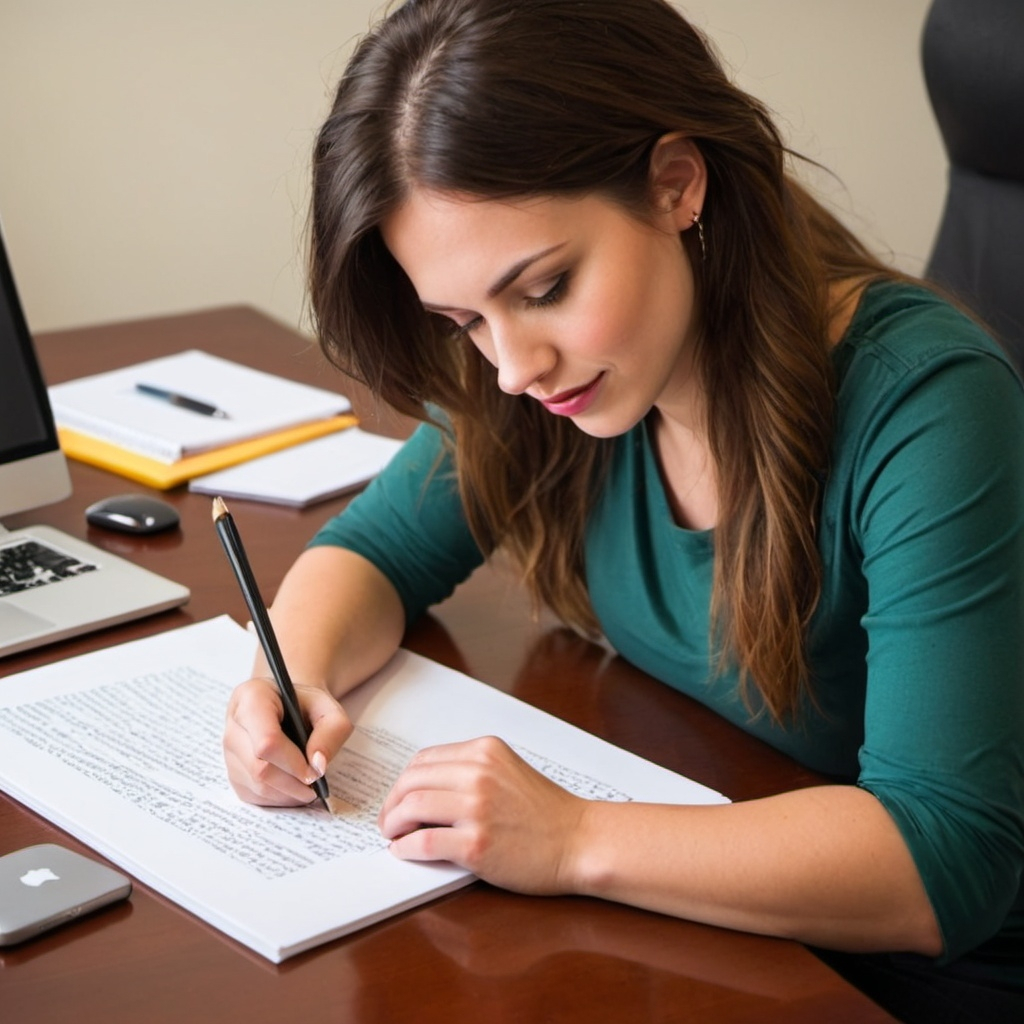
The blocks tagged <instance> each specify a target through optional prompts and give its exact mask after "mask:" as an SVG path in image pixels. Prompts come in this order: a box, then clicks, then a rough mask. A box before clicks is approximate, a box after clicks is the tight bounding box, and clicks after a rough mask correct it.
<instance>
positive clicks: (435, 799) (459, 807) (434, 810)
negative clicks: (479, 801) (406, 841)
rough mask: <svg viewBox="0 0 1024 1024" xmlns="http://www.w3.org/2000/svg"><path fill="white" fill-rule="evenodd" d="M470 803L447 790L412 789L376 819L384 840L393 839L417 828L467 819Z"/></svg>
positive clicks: (464, 796) (447, 824) (470, 808)
mask: <svg viewBox="0 0 1024 1024" xmlns="http://www.w3.org/2000/svg"><path fill="white" fill-rule="evenodd" d="M471 811H472V799H471V798H469V797H467V796H466V795H465V794H463V793H459V792H454V791H452V790H450V789H416V790H413V791H412V792H411V793H409V794H407V795H406V796H405V797H404V798H403V799H402V800H400V801H399V802H398V803H396V804H394V805H393V806H392V807H391V808H390V809H389V810H388V811H387V813H386V814H382V815H381V817H380V819H379V824H380V831H381V834H382V835H383V836H384V838H385V839H397V838H399V837H400V836H404V835H407V834H408V833H410V832H414V831H416V830H417V829H421V828H437V827H443V826H451V825H455V824H456V823H458V822H462V821H465V820H466V819H467V818H469V816H470V814H471Z"/></svg>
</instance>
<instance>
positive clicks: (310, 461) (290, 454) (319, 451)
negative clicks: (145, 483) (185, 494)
mask: <svg viewBox="0 0 1024 1024" xmlns="http://www.w3.org/2000/svg"><path fill="white" fill-rule="evenodd" d="M401 447H402V442H401V441H396V440H394V439H393V438H390V437H381V436H380V435H379V434H369V433H367V432H366V431H364V430H360V429H359V428H358V427H349V428H348V429H347V430H342V431H340V432H338V433H336V434H330V435H328V436H327V437H321V438H317V439H316V440H315V441H307V442H306V443H304V444H298V445H295V446H294V447H292V448H285V449H283V450H282V451H279V452H273V453H272V454H270V455H263V456H261V457H260V458H258V459H252V460H251V461H249V462H243V463H241V464H239V465H237V466H232V467H231V468H229V469H223V470H219V471H218V472H216V473H208V474H207V475H206V476H200V477H196V478H195V479H194V480H192V481H190V483H189V490H190V491H194V492H196V493H198V494H213V495H220V497H222V498H241V499H243V500H247V501H266V502H270V503H272V504H277V505H292V506H294V507H296V508H305V507H306V506H307V505H312V504H314V503H315V502H318V501H325V500H327V499H328V498H335V497H337V496H338V495H340V494H345V493H347V492H348V491H352V490H355V489H356V488H357V487H362V486H363V484H365V483H368V482H369V481H370V480H372V479H373V478H374V477H375V476H376V475H377V474H378V473H379V472H380V471H381V470H382V469H383V468H384V467H385V466H386V465H387V464H388V462H390V461H391V458H392V456H393V455H394V454H395V453H396V452H397V451H398V449H399V448H401Z"/></svg>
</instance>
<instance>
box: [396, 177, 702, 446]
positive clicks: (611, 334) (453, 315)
mask: <svg viewBox="0 0 1024 1024" xmlns="http://www.w3.org/2000/svg"><path fill="white" fill-rule="evenodd" d="M691 224H692V213H690V212H689V211H686V210H684V209H682V208H681V206H679V205H678V204H676V205H675V206H674V208H672V209H666V210H665V211H664V212H659V213H656V214H655V216H654V218H653V220H652V222H650V223H645V222H642V221H640V220H639V219H637V218H636V217H635V216H632V215H630V214H629V213H627V212H626V211H625V210H624V209H623V208H622V207H621V206H619V205H618V204H616V203H614V202H612V201H611V200H608V199H605V198H603V197H600V196H598V195H594V194H592V195H588V196H586V197H584V198H581V199H563V198H528V199H522V200H515V201H493V200H482V199H476V198H472V197H466V196H460V195H455V194H450V193H438V192H429V191H426V190H422V189H416V190H414V191H413V192H412V194H411V196H410V198H409V199H408V201H407V202H406V203H404V204H403V205H402V206H401V207H400V208H399V209H398V210H397V211H396V212H395V213H394V214H393V215H392V216H391V217H389V218H388V220H387V221H386V222H385V223H384V225H383V229H382V230H383V236H384V240H385V243H386V244H387V246H388V249H389V250H390V251H391V253H392V255H393V256H394V257H395V259H396V260H397V261H398V262H399V264H400V265H401V266H402V269H403V270H404V271H405V273H406V275H407V276H408V277H409V279H410V280H411V281H412V284H413V286H414V288H415V289H416V292H417V294H418V295H419V298H420V301H421V302H422V303H423V305H424V307H425V308H426V309H428V310H430V311H432V312H435V313H439V314H442V315H443V316H445V317H447V318H448V319H449V320H450V321H451V324H452V333H453V337H458V336H460V335H466V336H468V337H469V338H470V339H471V340H472V342H473V344H474V345H475V346H476V347H477V348H478V349H479V350H480V352H481V353H482V354H483V355H484V357H485V358H486V359H487V360H488V361H489V362H491V363H492V364H493V365H494V366H495V368H496V369H497V371H498V386H499V387H500V388H501V389H502V390H503V391H507V392H508V393H509V394H512V395H520V394H522V395H527V396H529V397H530V398H533V399H535V400H536V401H538V402H540V403H541V404H542V405H543V406H544V407H545V408H546V409H547V410H548V411H549V412H550V413H552V414H553V415H555V416H568V417H570V418H571V419H572V420H573V422H574V423H575V424H576V425H577V426H578V427H579V428H580V429H581V430H583V431H584V432H586V433H587V434H591V435H593V436H595V437H614V436H616V435H619V434H622V433H624V432H625V431H627V430H629V429H630V428H631V427H633V426H634V425H636V424H637V423H638V422H639V421H640V420H641V419H642V418H643V417H644V416H645V415H646V414H647V413H648V412H649V411H650V410H651V408H652V407H653V406H658V407H659V409H660V410H661V411H662V412H663V413H665V414H667V415H671V416H673V417H678V418H681V419H683V421H684V422H687V423H691V422H692V420H693V401H694V394H695V390H696V388H695V382H694V379H693V373H692V356H693V348H694V338H695V335H696V332H697V323H696V317H695V312H694V284H693V274H692V271H691V267H690V262H689V258H688V256H687V254H686V251H685V249H684V247H683V244H682V239H681V236H680V231H682V230H684V229H685V228H688V227H690V226H691Z"/></svg>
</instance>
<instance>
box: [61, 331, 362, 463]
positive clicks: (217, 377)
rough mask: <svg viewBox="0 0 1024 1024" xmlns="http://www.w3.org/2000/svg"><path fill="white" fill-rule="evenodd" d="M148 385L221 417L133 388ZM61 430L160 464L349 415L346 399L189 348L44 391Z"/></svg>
mask: <svg viewBox="0 0 1024 1024" xmlns="http://www.w3.org/2000/svg"><path fill="white" fill-rule="evenodd" d="M137 384H151V385H154V386H156V387H159V388H163V389H165V390H167V391H170V392H173V393H175V394H180V395H185V396H187V397H189V398H194V399H197V400H198V401H201V402H205V403H207V404H208V405H212V406H214V407H216V408H217V409H221V410H222V411H223V412H225V413H226V414H227V416H228V418H227V419H218V418H216V417H213V416H204V415H202V414H200V413H196V412H191V411H189V410H188V409H182V408H180V407H178V406H175V405H172V404H171V403H169V402H166V401H163V400H161V399H159V398H154V397H152V396H150V395H145V394H142V393H141V392H139V391H138V390H137V389H136V385H137ZM49 394H50V403H51V405H52V406H53V415H54V419H55V420H56V421H57V424H58V426H61V427H69V428H70V429H72V430H77V431H80V432H81V433H84V434H90V435H91V436H93V437H98V438H99V439H100V440H102V441H107V442H109V443H111V444H116V445H119V446H120V447H122V448H127V449H129V450H130V451H134V452H138V453H140V454H142V455H146V456H148V457H149V458H152V459H157V460H159V461H161V462H167V463H171V462H177V461H178V460H179V459H181V458H183V457H185V456H186V455H192V454H195V453H197V452H202V451H208V450H210V449H212V448H220V447H223V446H224V445H228V444H234V443H236V442H239V441H245V440H248V439H250V438H254V437H260V436H262V435H264V434H271V433H274V432H275V431H278V430H284V429H286V428H288V427H295V426H299V425H301V424H303V423H312V422H313V421H315V420H321V419H327V418H328V417H331V416H336V415H339V414H340V413H344V412H347V411H348V410H349V409H350V408H351V405H350V403H349V401H348V399H347V398H344V397H343V396H342V395H339V394H335V393H334V392H332V391H326V390H323V389H322V388H314V387H310V386H309V385H306V384H297V383H296V382H295V381H291V380H286V379H285V378H284V377H278V376H275V375H274V374H271V373H264V372H262V371H261V370H254V369H252V367H249V366H243V365H241V364H240V363H235V362H232V361H231V360H229V359H221V358H220V357H219V356H213V355H210V354H208V353H206V352H198V351H195V350H189V351H187V352H179V353H177V354H176V355H173V356H164V357H162V358H160V359H150V360H148V361H147V362H144V363H136V364H134V365H132V366H126V367H123V368H122V369H120V370H111V371H109V372H106V373H98V374H93V375H92V376H89V377H81V378H79V379H78V380H73V381H68V382H67V383H66V384H56V385H54V386H53V387H51V388H50V389H49Z"/></svg>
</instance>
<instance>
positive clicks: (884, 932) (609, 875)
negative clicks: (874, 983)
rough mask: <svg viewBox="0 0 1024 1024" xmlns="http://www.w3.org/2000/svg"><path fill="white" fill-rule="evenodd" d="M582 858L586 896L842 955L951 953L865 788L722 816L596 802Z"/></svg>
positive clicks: (722, 809)
mask: <svg viewBox="0 0 1024 1024" xmlns="http://www.w3.org/2000/svg"><path fill="white" fill-rule="evenodd" d="M573 848H574V851H575V852H574V854H573V856H572V857H570V859H569V861H568V865H569V868H568V870H569V872H570V879H569V881H568V885H569V887H570V888H571V889H573V890H574V891H577V892H581V893H586V894H589V895H593V896H600V897H603V898H606V899H613V900H617V901H620V902H624V903H630V904H633V905H635V906H642V907H646V908H648V909H651V910H657V911H661V912H664V913H669V914H674V915H676V916H680V917H685V918H688V919H691V920H696V921H703V922H705V923H709V924H716V925H721V926H724V927H728V928H736V929H740V930H744V931H752V932H760V933H763V934H768V935H778V936H784V937H789V938H795V939H799V940H801V941H804V942H809V943H813V944H817V945H821V946H826V947H829V948H834V949H844V950H850V951H883V950H887V951H896V950H909V951H914V952H919V953H923V954H925V955H931V956H936V955H938V954H939V953H940V952H941V939H940V936H939V931H938V925H937V923H936V921H935V917H934V913H933V911H932V909H931V905H930V903H929V901H928V898H927V895H926V894H925V891H924V888H923V886H922V884H921V880H920V877H919V875H918V872H917V870H916V868H915V866H914V863H913V860H912V859H911V857H910V854H909V852H908V850H907V848H906V845H905V843H904V842H903V839H902V837H901V836H900V834H899V831H898V829H897V828H896V826H895V824H894V823H893V821H892V819H891V818H890V816H889V814H888V813H887V812H886V810H885V808H884V807H883V806H882V805H881V804H880V803H879V802H878V801H877V800H876V799H875V798H874V797H873V796H872V795H871V794H870V793H868V792H866V791H864V790H861V789H857V788H855V787H853V786H828V787H818V788H813V789H806V790H799V791H796V792H792V793H786V794H782V795H780V796H776V797H770V798H766V799H763V800H756V801H750V802H746V803H737V804H731V805H726V806H715V807H666V806H654V805H643V804H608V803H597V802H593V803H588V804H587V805H586V810H585V812H584V815H583V819H582V826H581V827H580V828H579V830H578V831H577V832H576V836H575V840H574V846H573Z"/></svg>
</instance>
